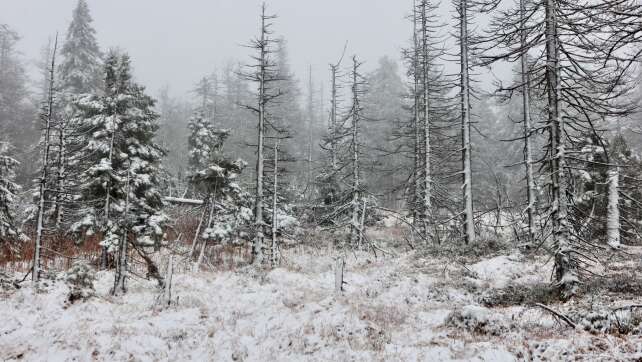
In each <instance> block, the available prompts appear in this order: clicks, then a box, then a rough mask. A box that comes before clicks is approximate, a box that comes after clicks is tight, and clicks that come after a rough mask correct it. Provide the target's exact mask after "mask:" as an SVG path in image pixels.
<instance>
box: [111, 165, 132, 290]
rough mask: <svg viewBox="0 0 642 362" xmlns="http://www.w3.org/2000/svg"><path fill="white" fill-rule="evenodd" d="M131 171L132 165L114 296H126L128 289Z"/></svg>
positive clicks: (128, 176) (128, 179)
mask: <svg viewBox="0 0 642 362" xmlns="http://www.w3.org/2000/svg"><path fill="white" fill-rule="evenodd" d="M130 170H131V163H130V165H129V167H128V168H127V196H126V197H125V217H124V219H125V222H124V230H123V235H122V237H121V240H120V245H118V259H117V262H116V276H115V280H114V289H113V291H112V294H113V295H119V294H125V293H126V292H127V289H126V287H125V281H126V279H127V256H128V255H127V252H128V251H127V244H128V243H129V240H128V239H127V234H128V230H129V227H128V225H127V222H128V221H127V219H128V215H127V214H128V213H129V193H130V191H131V190H130V187H131V186H130Z"/></svg>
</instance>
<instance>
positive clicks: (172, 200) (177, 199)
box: [163, 197, 203, 206]
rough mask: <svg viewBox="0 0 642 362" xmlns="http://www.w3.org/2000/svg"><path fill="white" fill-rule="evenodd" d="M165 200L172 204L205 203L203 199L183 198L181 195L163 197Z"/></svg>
mask: <svg viewBox="0 0 642 362" xmlns="http://www.w3.org/2000/svg"><path fill="white" fill-rule="evenodd" d="M163 201H165V202H168V203H170V204H178V205H195V206H200V205H203V200H195V199H183V198H180V197H163Z"/></svg>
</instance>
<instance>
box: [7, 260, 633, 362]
mask: <svg viewBox="0 0 642 362" xmlns="http://www.w3.org/2000/svg"><path fill="white" fill-rule="evenodd" d="M544 262H545V261H544V259H543V260H542V261H538V260H525V259H524V258H523V257H520V256H519V255H518V254H511V255H500V256H494V257H487V258H482V259H480V260H478V261H476V262H474V263H469V264H467V263H466V262H464V261H462V260H457V258H456V257H452V256H451V257H448V256H443V255H442V256H430V255H428V254H420V253H418V252H414V251H407V252H399V253H398V255H395V256H391V255H388V256H385V257H382V256H381V255H380V256H379V257H378V258H375V257H374V256H373V255H371V254H365V253H358V254H356V255H351V256H350V258H349V259H348V263H347V271H346V282H347V283H348V284H347V285H346V291H345V293H344V294H343V295H341V296H335V295H334V292H333V288H334V280H333V277H334V274H333V272H332V270H331V266H332V265H333V264H334V262H333V260H332V258H331V257H330V255H329V253H328V252H327V251H324V249H320V250H317V249H312V248H297V249H292V250H289V251H286V252H285V254H284V266H283V267H281V268H278V269H275V270H271V271H268V272H257V271H254V270H253V269H251V268H241V269H237V270H234V271H219V272H201V273H198V274H194V273H189V272H183V273H179V274H176V275H174V279H173V286H172V292H173V303H172V305H171V306H169V307H160V306H159V305H158V303H157V302H156V301H157V298H158V296H159V292H158V291H157V289H156V287H155V283H153V282H151V281H150V282H148V281H143V280H136V279H132V280H131V281H130V284H129V293H128V294H127V295H126V296H124V297H111V296H110V295H109V288H110V287H111V285H112V281H113V274H112V273H110V272H100V273H98V280H97V282H96V294H97V296H96V297H93V298H91V299H90V300H89V301H86V302H76V303H74V304H72V305H67V304H66V302H65V300H66V297H67V293H68V288H67V286H66V285H65V283H64V282H52V283H50V284H49V286H47V287H45V288H44V290H42V291H40V292H38V293H36V292H34V290H33V289H32V288H31V287H29V286H28V285H25V287H23V288H21V289H19V290H16V291H12V292H10V293H8V294H4V295H1V294H0V360H9V361H12V360H26V361H70V360H76V361H90V360H92V361H93V360H100V361H123V360H127V361H165V360H168V361H184V360H185V361H451V360H457V361H516V360H536V361H537V360H575V359H577V358H581V359H584V360H609V361H610V360H630V359H633V358H640V357H642V339H641V338H640V337H638V336H614V335H606V334H590V333H589V332H586V331H583V330H580V329H578V330H571V329H569V328H568V327H567V326H565V325H563V324H559V323H557V322H555V321H554V320H553V318H552V316H551V314H550V313H548V312H545V311H543V310H542V309H539V308H534V307H529V306H505V307H492V308H486V307H484V306H483V302H482V300H483V297H484V296H486V295H488V294H489V293H492V292H493V291H494V290H498V289H500V288H505V287H506V286H507V285H509V284H513V285H514V284H515V283H519V284H523V285H534V284H536V283H540V282H546V281H547V278H548V273H549V272H550V268H549V267H550V265H544ZM555 308H557V307H555ZM560 308H561V307H560ZM453 311H455V313H454V314H452V316H451V313H453ZM449 316H451V317H449Z"/></svg>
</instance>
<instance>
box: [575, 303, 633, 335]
mask: <svg viewBox="0 0 642 362" xmlns="http://www.w3.org/2000/svg"><path fill="white" fill-rule="evenodd" d="M568 317H569V318H570V319H571V320H573V321H575V323H576V324H577V326H578V328H581V329H583V330H585V331H587V332H589V333H593V334H601V333H615V334H636V335H637V334H640V333H641V332H642V325H641V324H642V315H640V313H639V312H636V311H632V310H629V309H624V310H619V311H611V310H607V309H595V310H590V311H586V310H575V311H572V312H570V313H569V314H568Z"/></svg>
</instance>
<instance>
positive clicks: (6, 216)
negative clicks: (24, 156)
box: [0, 142, 20, 250]
mask: <svg viewBox="0 0 642 362" xmlns="http://www.w3.org/2000/svg"><path fill="white" fill-rule="evenodd" d="M8 150H9V144H8V143H6V142H0V245H1V246H2V248H3V249H4V248H5V247H8V249H10V250H13V249H14V247H15V245H12V242H13V241H16V240H18V237H19V236H20V230H19V228H18V226H17V224H16V220H15V219H14V214H13V208H14V207H15V201H16V200H15V197H16V193H17V192H18V191H19V190H20V187H19V186H18V185H17V184H16V183H15V182H14V177H15V168H16V166H18V165H19V163H18V161H16V160H15V159H13V158H12V157H9V156H8V155H7V152H8Z"/></svg>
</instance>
